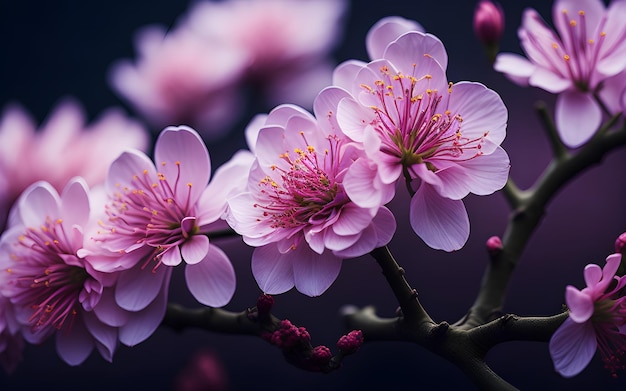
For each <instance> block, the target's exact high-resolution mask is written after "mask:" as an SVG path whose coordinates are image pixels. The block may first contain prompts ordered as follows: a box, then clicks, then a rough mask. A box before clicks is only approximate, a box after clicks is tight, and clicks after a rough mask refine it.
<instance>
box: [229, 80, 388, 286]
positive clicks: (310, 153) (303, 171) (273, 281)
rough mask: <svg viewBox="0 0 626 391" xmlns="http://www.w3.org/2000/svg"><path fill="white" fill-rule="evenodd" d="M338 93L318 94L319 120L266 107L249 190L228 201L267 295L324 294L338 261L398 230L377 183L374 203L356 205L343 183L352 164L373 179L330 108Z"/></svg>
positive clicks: (233, 221)
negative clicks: (268, 112) (250, 251)
mask: <svg viewBox="0 0 626 391" xmlns="http://www.w3.org/2000/svg"><path fill="white" fill-rule="evenodd" d="M343 95H344V93H342V92H336V91H333V90H327V91H323V92H322V93H321V94H320V96H319V97H318V99H317V100H316V102H315V114H316V117H314V116H312V115H311V114H309V113H308V112H307V111H305V110H303V109H302V108H300V107H298V106H292V105H282V106H279V107H277V108H275V109H274V110H273V111H272V112H270V114H269V115H268V116H267V117H266V118H265V123H264V124H263V125H262V127H261V129H260V130H259V131H258V139H257V140H256V144H255V153H256V156H257V158H256V160H255V162H254V164H253V165H252V168H251V170H250V176H249V180H248V189H247V191H246V192H243V193H241V194H238V195H235V196H233V197H231V198H229V199H228V205H229V209H228V213H227V217H226V218H227V221H228V223H229V224H230V225H231V226H232V227H233V229H234V230H235V231H237V232H238V233H239V234H241V235H242V236H243V239H244V241H245V242H246V243H247V244H249V245H251V246H255V247H257V248H256V249H255V251H254V253H253V256H252V273H253V274H254V277H255V279H256V281H257V283H258V284H259V287H260V288H261V289H262V290H263V291H264V292H265V293H268V294H278V293H283V292H286V291H287V290H289V289H291V288H293V287H294V286H295V287H296V289H297V290H298V291H300V292H302V293H304V294H306V295H308V296H318V295H321V294H322V293H323V292H324V291H326V289H327V288H328V287H329V286H330V285H331V284H332V283H333V281H334V280H335V279H336V277H337V275H338V273H339V271H340V268H341V262H342V260H343V259H345V258H352V257H357V256H360V255H363V254H366V253H368V252H370V251H371V250H373V249H374V248H375V247H380V246H382V245H385V244H387V243H388V242H389V241H390V240H391V237H392V235H393V232H394V231H395V220H394V218H393V215H392V214H391V212H390V211H389V210H388V209H387V208H385V207H383V206H382V205H383V204H385V203H386V202H388V201H389V199H390V193H387V194H385V193H384V192H383V191H382V190H383V188H382V187H381V191H380V193H379V194H378V195H377V196H376V197H374V198H375V201H374V202H370V204H369V205H367V206H359V205H357V204H356V203H354V202H353V201H352V200H351V199H350V197H349V195H348V193H347V191H346V189H345V187H344V183H343V181H344V178H345V177H346V176H347V175H349V174H348V173H349V172H350V170H351V169H353V168H355V167H356V169H357V170H359V171H360V172H365V175H367V172H368V170H369V171H371V174H369V177H370V178H371V179H372V182H370V186H372V187H376V186H377V184H376V183H374V182H375V175H376V171H375V169H376V166H375V164H370V165H368V164H367V162H366V161H363V159H366V158H365V154H364V152H363V151H362V150H361V149H360V148H358V146H357V145H356V144H354V143H351V142H350V140H349V139H348V138H347V137H345V135H344V134H343V133H341V130H340V129H339V128H338V127H337V125H336V120H335V118H334V115H332V112H330V111H329V109H330V107H332V106H334V105H336V101H337V100H338V99H341V97H342V96H343ZM250 133H252V132H250ZM360 159H361V160H360ZM357 161H359V162H360V163H357Z"/></svg>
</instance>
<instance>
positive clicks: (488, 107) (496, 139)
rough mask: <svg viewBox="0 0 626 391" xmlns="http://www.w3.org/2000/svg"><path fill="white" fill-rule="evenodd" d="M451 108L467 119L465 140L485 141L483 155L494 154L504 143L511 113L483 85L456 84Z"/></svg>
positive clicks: (462, 128) (465, 122)
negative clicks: (478, 139) (481, 139)
mask: <svg viewBox="0 0 626 391" xmlns="http://www.w3.org/2000/svg"><path fill="white" fill-rule="evenodd" d="M449 108H450V111H452V112H453V113H458V114H460V115H461V116H462V117H463V126H462V127H461V133H462V134H463V137H464V138H465V137H467V138H469V139H477V138H483V137H484V139H483V143H482V145H481V147H482V149H481V151H482V152H483V154H485V155H488V154H490V153H492V152H493V151H494V150H495V149H496V148H497V147H498V146H499V145H500V144H501V143H502V141H503V140H504V137H505V135H506V124H507V120H508V111H507V109H506V106H505V105H504V102H502V98H500V96H499V95H498V94H497V93H496V92H495V91H493V90H490V89H488V88H487V87H485V86H484V85H482V84H480V83H474V82H460V83H456V84H454V85H453V86H452V93H451V94H450V101H449ZM485 134H487V136H485Z"/></svg>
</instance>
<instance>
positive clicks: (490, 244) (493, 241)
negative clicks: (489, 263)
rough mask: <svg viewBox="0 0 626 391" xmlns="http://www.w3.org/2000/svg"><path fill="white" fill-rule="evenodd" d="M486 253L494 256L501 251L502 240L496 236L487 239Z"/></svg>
mask: <svg viewBox="0 0 626 391" xmlns="http://www.w3.org/2000/svg"><path fill="white" fill-rule="evenodd" d="M487 251H489V255H491V256H492V257H493V256H496V255H498V254H500V252H501V251H502V239H500V237H498V236H492V237H490V238H489V239H487Z"/></svg>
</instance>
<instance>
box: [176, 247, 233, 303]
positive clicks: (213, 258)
mask: <svg viewBox="0 0 626 391" xmlns="http://www.w3.org/2000/svg"><path fill="white" fill-rule="evenodd" d="M185 278H186V280H187V287H188V288H189V291H190V292H191V294H192V295H193V297H195V298H196V300H198V301H199V302H200V303H202V304H204V305H208V306H210V307H222V306H224V305H226V304H228V302H229V301H230V299H231V298H232V297H233V294H234V293H235V286H236V281H235V270H234V269H233V265H232V264H231V263H230V260H229V259H228V256H226V254H224V252H223V251H222V250H221V249H220V248H219V247H217V246H211V247H209V251H208V253H207V254H206V256H205V257H204V259H203V260H202V261H201V262H200V263H196V264H191V265H187V267H185Z"/></svg>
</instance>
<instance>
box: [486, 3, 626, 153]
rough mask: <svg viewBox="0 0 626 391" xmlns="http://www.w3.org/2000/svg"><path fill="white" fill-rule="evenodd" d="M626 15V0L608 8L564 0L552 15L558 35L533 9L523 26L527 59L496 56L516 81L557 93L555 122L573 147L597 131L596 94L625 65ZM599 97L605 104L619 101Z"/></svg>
mask: <svg viewBox="0 0 626 391" xmlns="http://www.w3.org/2000/svg"><path fill="white" fill-rule="evenodd" d="M625 17H626V1H624V0H615V1H613V2H612V3H611V5H610V6H609V7H608V8H605V6H604V4H603V3H602V1H600V0H559V1H556V2H555V3H554V6H553V16H552V19H553V22H554V24H555V26H556V30H557V31H558V34H557V33H555V32H554V31H553V30H551V29H550V28H549V27H548V26H547V25H546V23H545V22H544V21H543V20H542V19H541V17H540V16H539V14H538V13H537V12H536V11H535V10H533V9H528V10H526V11H525V12H524V16H523V20H522V27H521V28H520V29H519V30H518V35H519V38H520V40H521V45H522V48H523V49H524V52H525V53H526V56H527V58H525V57H523V56H520V55H518V54H512V53H501V54H499V55H498V57H497V59H496V63H495V64H494V68H495V69H496V70H497V71H500V72H503V73H504V74H505V75H507V76H508V77H509V78H510V79H511V80H512V81H513V82H515V83H517V84H519V85H522V86H527V85H531V86H535V87H539V88H542V89H544V90H546V91H548V92H550V93H554V94H558V97H557V101H556V114H555V116H556V126H557V129H558V131H559V134H560V136H561V139H562V140H563V142H564V143H565V144H566V145H568V146H570V147H578V146H580V145H582V144H583V143H585V142H586V141H587V140H589V138H591V136H593V134H594V133H595V131H596V130H597V129H598V127H599V126H600V123H601V121H602V109H601V104H600V103H599V102H598V101H597V99H598V96H597V94H598V92H602V89H603V86H604V85H605V84H608V81H607V79H608V78H610V77H611V76H615V75H617V74H619V73H621V72H622V71H624V70H625V69H626V24H624V18H625ZM617 93H618V94H619V95H621V91H617ZM610 95H611V96H613V94H610ZM600 96H601V95H600ZM607 98H608V99H607ZM600 99H602V101H603V102H602V103H603V104H604V105H605V106H607V102H609V104H610V102H612V101H614V100H616V99H615V98H612V97H611V98H609V97H606V96H601V97H600ZM617 101H618V102H619V101H620V100H619V99H617ZM614 113H615V112H612V114H614Z"/></svg>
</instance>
